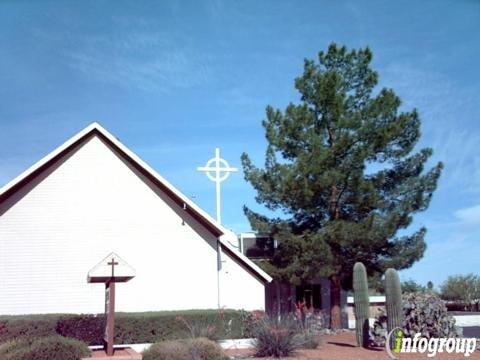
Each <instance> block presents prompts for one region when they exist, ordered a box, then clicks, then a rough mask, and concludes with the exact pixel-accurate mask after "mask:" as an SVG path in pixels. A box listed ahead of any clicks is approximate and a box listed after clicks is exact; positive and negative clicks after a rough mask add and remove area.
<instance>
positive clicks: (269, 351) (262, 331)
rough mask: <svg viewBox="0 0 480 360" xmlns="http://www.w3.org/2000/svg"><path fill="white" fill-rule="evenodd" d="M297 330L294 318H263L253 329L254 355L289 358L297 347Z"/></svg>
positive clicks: (298, 344)
mask: <svg viewBox="0 0 480 360" xmlns="http://www.w3.org/2000/svg"><path fill="white" fill-rule="evenodd" d="M298 334H299V328H298V323H297V321H296V320H295V318H294V317H291V316H283V317H275V318H273V317H265V318H264V319H262V320H261V321H259V322H258V323H257V326H256V328H255V329H254V337H255V342H254V345H255V349H256V355H257V356H259V357H264V356H273V357H281V356H289V355H291V354H292V353H293V352H294V351H295V350H296V349H297V348H298V347H299V346H300V343H299V338H298V336H297V335H298Z"/></svg>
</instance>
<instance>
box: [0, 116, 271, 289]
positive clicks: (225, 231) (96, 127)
mask: <svg viewBox="0 0 480 360" xmlns="http://www.w3.org/2000/svg"><path fill="white" fill-rule="evenodd" d="M94 130H97V131H98V132H99V133H101V134H102V135H103V136H104V137H105V138H107V139H108V140H109V141H110V142H112V144H113V145H115V146H116V147H117V148H118V149H119V150H120V151H121V152H123V153H125V154H126V155H127V156H128V157H129V158H131V159H132V160H133V161H134V162H135V163H136V164H137V165H139V166H140V167H141V168H142V169H143V170H145V171H146V172H147V173H149V174H150V175H151V176H152V177H154V178H155V179H156V180H158V181H159V182H160V183H161V184H162V185H163V186H165V187H166V188H167V189H168V190H170V191H171V192H172V193H173V194H175V196H177V197H178V198H179V199H180V200H181V201H182V202H183V203H184V204H185V205H186V206H188V207H190V208H191V209H192V210H193V211H194V212H196V213H197V214H198V215H200V216H201V217H202V218H203V219H205V220H206V221H207V222H208V223H209V224H211V225H212V227H213V228H215V229H217V230H218V231H219V232H220V233H221V234H224V235H222V236H219V242H220V243H221V244H222V245H223V246H225V247H226V248H228V249H229V250H231V251H232V252H234V254H235V255H236V256H237V257H238V258H239V259H240V260H241V261H242V262H244V263H245V264H246V265H247V266H248V267H250V268H251V269H252V270H253V271H254V272H255V273H256V274H258V275H259V276H260V277H261V278H262V279H263V280H265V281H266V282H267V283H268V282H271V281H272V280H273V279H272V277H271V276H270V275H268V274H267V273H266V272H264V271H263V270H262V269H260V268H259V267H258V266H257V265H256V264H255V263H254V262H252V261H251V260H250V259H248V258H247V257H246V256H245V255H243V254H242V253H241V252H239V251H238V249H236V248H234V247H233V246H232V245H230V243H229V242H228V241H227V240H226V239H225V238H224V236H225V237H229V236H231V234H232V232H231V231H230V230H228V229H226V228H224V227H223V226H222V225H220V224H219V223H217V222H216V221H215V220H214V219H213V218H212V217H211V216H210V215H208V214H207V213H206V212H205V211H203V210H202V209H201V208H200V207H198V206H197V205H196V204H195V203H194V202H193V201H192V200H191V199H190V198H188V197H187V196H185V195H183V194H182V193H181V192H180V191H179V190H178V189H176V188H175V187H174V186H173V185H172V184H170V183H169V182H168V181H167V180H166V179H164V178H163V177H162V176H161V175H160V174H159V173H157V172H156V171H155V170H154V169H153V168H151V167H150V166H149V165H148V164H147V163H145V162H144V161H143V160H142V159H140V158H139V157H138V156H137V155H136V154H135V153H133V152H132V151H131V150H130V149H128V148H127V147H126V146H125V145H123V144H122V143H121V142H120V141H119V140H118V139H117V138H116V137H115V136H113V135H112V134H111V133H109V132H108V131H107V130H106V129H105V128H103V127H102V126H101V125H100V124H99V123H98V122H93V123H91V124H90V125H88V126H87V127H86V128H85V129H83V130H81V131H80V132H79V133H77V134H76V135H74V136H73V137H71V138H70V139H68V140H67V141H66V142H65V143H63V144H62V145H60V146H59V147H58V148H56V149H55V150H53V151H52V152H51V153H49V154H48V155H46V156H45V157H43V158H42V159H40V160H39V161H38V162H37V163H35V164H34V165H32V166H31V167H29V168H28V169H27V170H25V171H24V172H23V173H21V174H20V175H19V176H17V177H16V178H14V179H13V180H12V181H10V182H8V183H7V184H6V185H4V186H3V187H2V188H0V197H1V196H2V195H3V194H4V193H6V192H7V191H8V190H10V189H11V188H13V187H14V186H15V185H17V184H18V183H20V182H21V181H22V180H24V179H26V178H27V177H28V176H30V175H32V174H33V173H34V172H35V171H37V170H39V169H40V168H42V167H43V166H45V165H46V164H47V163H48V162H49V161H51V160H52V159H54V158H55V157H57V156H59V155H61V154H62V153H63V152H64V151H66V150H68V149H69V148H70V146H72V145H73V144H74V143H76V142H77V141H79V140H81V139H82V138H84V137H86V136H87V135H88V134H90V133H91V132H92V131H94ZM233 235H234V236H235V234H233ZM235 237H236V236H235ZM227 255H228V254H227Z"/></svg>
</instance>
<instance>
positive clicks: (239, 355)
mask: <svg viewBox="0 0 480 360" xmlns="http://www.w3.org/2000/svg"><path fill="white" fill-rule="evenodd" d="M323 340H324V341H323V342H324V344H323V346H321V347H320V348H319V349H316V350H299V351H297V353H296V354H295V355H294V356H292V357H288V359H291V360H386V359H388V356H387V353H386V351H385V349H384V348H372V349H362V348H358V347H357V346H356V343H355V334H354V333H353V332H344V333H341V334H338V335H331V336H325V337H324V338H323ZM227 353H228V355H230V356H233V358H234V359H259V360H260V359H263V360H266V359H271V358H256V357H254V356H253V350H228V351H227ZM398 358H399V359H412V360H417V359H433V358H432V357H428V356H427V353H425V354H399V355H398ZM434 359H441V360H446V359H472V360H480V351H478V350H477V351H476V352H474V353H473V354H472V355H470V356H469V357H464V355H463V354H446V353H444V354H437V356H435V357H434Z"/></svg>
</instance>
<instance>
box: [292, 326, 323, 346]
mask: <svg viewBox="0 0 480 360" xmlns="http://www.w3.org/2000/svg"><path fill="white" fill-rule="evenodd" d="M295 337H296V338H295V342H296V344H297V345H298V347H299V348H302V349H316V348H318V347H319V346H320V345H321V344H322V338H321V336H320V334H319V333H318V332H316V331H311V330H306V331H302V332H300V333H299V334H297V335H295Z"/></svg>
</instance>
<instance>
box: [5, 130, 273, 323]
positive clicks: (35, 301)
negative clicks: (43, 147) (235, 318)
mask: <svg viewBox="0 0 480 360" xmlns="http://www.w3.org/2000/svg"><path fill="white" fill-rule="evenodd" d="M70 155H71V156H70V157H69V158H67V159H66V160H65V161H64V162H63V163H61V164H60V165H57V166H56V169H50V170H49V171H48V173H46V174H45V175H46V177H45V178H44V179H43V180H41V181H40V180H39V181H38V184H30V185H29V186H28V189H25V191H23V192H19V193H17V194H16V195H15V196H14V198H13V199H11V201H9V202H13V201H17V202H16V203H14V205H13V206H11V207H10V208H8V207H9V204H6V203H4V204H2V205H0V314H22V313H60V312H67V313H72V312H73V313H80V312H83V313H97V312H103V310H104V309H103V306H104V289H103V285H102V284H87V282H86V275H87V272H88V270H90V268H91V267H93V266H94V265H96V264H97V263H98V261H100V260H101V259H102V258H103V257H105V256H106V255H108V254H109V253H110V252H112V251H114V252H116V253H117V254H118V255H119V256H120V257H122V258H123V259H124V260H125V261H126V262H127V263H129V264H130V265H131V266H132V267H133V268H135V269H136V277H135V278H134V279H133V280H131V281H130V282H128V283H125V284H118V285H117V310H118V311H149V310H173V309H191V308H197V309H199V308H216V307H217V305H218V287H217V281H218V276H217V275H218V273H217V252H216V239H215V238H214V237H213V235H211V234H210V233H208V232H207V231H206V230H205V229H204V228H203V227H201V226H200V225H199V224H198V223H197V222H196V221H195V220H194V219H192V218H190V217H189V216H188V215H187V214H186V213H185V212H184V211H183V210H182V209H181V208H180V207H178V206H177V205H175V204H173V203H172V202H171V200H170V199H169V198H168V197H166V196H165V195H164V194H163V193H160V192H159V191H158V189H156V188H155V187H154V186H152V185H151V184H150V183H149V181H148V180H146V179H143V181H142V180H141V178H142V175H140V174H138V173H136V171H135V170H133V169H132V168H130V167H129V166H128V165H127V164H126V163H124V161H123V160H122V159H121V158H119V157H118V156H117V155H116V154H115V153H114V152H113V151H112V150H110V148H108V147H107V145H105V144H104V143H103V141H102V140H100V139H99V138H98V137H92V138H91V139H90V140H88V142H87V143H86V144H85V145H83V146H82V147H80V148H79V149H77V150H76V151H74V152H72V153H71V154H70ZM53 170H54V171H53ZM34 185H36V186H34ZM172 209H173V210H172ZM182 217H183V218H184V219H185V223H184V224H182ZM228 259H230V258H228ZM228 259H227V262H228V268H229V269H230V270H229V272H228V278H229V279H230V280H229V281H225V284H226V285H227V284H228V287H225V288H224V289H222V291H221V293H222V296H223V297H224V299H225V300H224V301H223V302H222V303H221V305H226V306H228V307H234V308H258V307H260V305H261V308H263V299H264V292H263V285H262V284H260V283H259V282H258V280H256V279H255V278H254V277H253V276H252V275H250V274H249V273H247V272H246V271H244V270H243V269H242V268H240V267H239V266H238V265H237V264H236V263H235V262H233V261H232V260H231V259H230V260H228ZM222 276H223V275H222ZM246 290H248V291H246ZM254 297H255V299H253V298H254ZM257 297H258V299H257Z"/></svg>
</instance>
